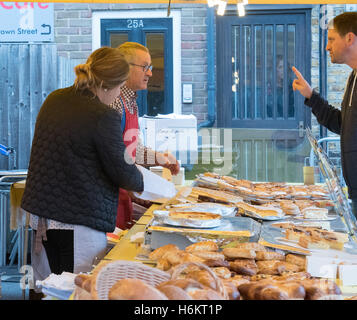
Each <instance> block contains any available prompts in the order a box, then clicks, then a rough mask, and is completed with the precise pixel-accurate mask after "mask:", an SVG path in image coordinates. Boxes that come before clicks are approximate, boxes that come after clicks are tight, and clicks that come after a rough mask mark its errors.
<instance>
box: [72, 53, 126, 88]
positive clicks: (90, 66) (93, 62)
mask: <svg viewBox="0 0 357 320" xmlns="http://www.w3.org/2000/svg"><path fill="white" fill-rule="evenodd" d="M74 71H75V73H76V79H75V81H74V86H75V87H76V89H77V90H85V89H88V90H91V91H95V90H96V89H99V88H104V89H112V88H114V87H116V86H118V85H120V84H122V83H123V82H125V81H126V80H127V79H128V76H129V65H128V63H127V62H126V60H125V59H124V57H123V55H122V54H121V53H120V51H119V50H118V49H116V48H110V47H102V48H99V49H97V50H95V51H94V52H93V53H92V54H91V55H90V56H89V58H88V59H87V61H86V63H84V64H79V65H77V66H76V67H75V68H74Z"/></svg>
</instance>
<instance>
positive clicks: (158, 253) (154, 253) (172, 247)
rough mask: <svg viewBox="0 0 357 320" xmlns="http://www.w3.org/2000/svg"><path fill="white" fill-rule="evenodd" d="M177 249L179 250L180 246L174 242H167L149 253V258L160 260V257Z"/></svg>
mask: <svg viewBox="0 0 357 320" xmlns="http://www.w3.org/2000/svg"><path fill="white" fill-rule="evenodd" d="M176 250H179V248H178V247H177V246H176V245H174V244H171V243H170V244H167V245H165V246H162V247H159V248H157V249H155V250H154V251H152V252H151V253H150V254H149V259H151V260H159V259H160V258H162V256H163V255H164V254H165V253H167V252H169V251H176Z"/></svg>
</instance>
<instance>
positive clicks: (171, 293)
mask: <svg viewBox="0 0 357 320" xmlns="http://www.w3.org/2000/svg"><path fill="white" fill-rule="evenodd" d="M158 290H160V291H161V292H162V293H163V294H164V295H165V296H166V297H167V298H168V299H169V300H192V297H191V296H190V295H189V294H188V293H187V292H186V291H185V290H183V289H181V288H180V287H177V286H173V285H164V286H159V287H158Z"/></svg>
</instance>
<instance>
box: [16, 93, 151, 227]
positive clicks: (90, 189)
mask: <svg viewBox="0 0 357 320" xmlns="http://www.w3.org/2000/svg"><path fill="white" fill-rule="evenodd" d="M120 122H121V118H120V115H119V113H118V112H117V111H115V110H113V109H111V108H109V107H108V106H107V105H105V104H103V103H101V102H100V101H99V99H98V98H93V94H92V93H91V92H89V91H86V92H82V93H80V92H78V91H76V90H75V89H74V87H73V86H72V87H68V88H64V89H59V90H56V91H54V92H52V93H51V94H50V95H49V96H48V97H47V99H46V100H45V102H44V103H43V105H42V107H41V109H40V112H39V114H38V117H37V121H36V126H35V133H34V138H33V142H32V149H31V157H30V164H29V168H28V177H27V180H26V188H25V191H24V195H23V198H22V204H21V206H22V208H23V209H25V210H26V211H28V212H30V213H32V214H35V215H38V216H41V217H45V218H48V219H53V220H57V221H60V222H64V223H69V224H79V225H85V226H87V227H90V228H93V229H95V230H98V231H103V232H112V231H113V230H114V228H115V222H116V213H117V204H118V190H119V188H123V189H127V190H132V191H137V192H141V191H143V188H144V184H143V178H142V174H141V173H140V171H139V170H138V169H137V167H136V166H135V165H132V164H128V163H127V162H126V161H125V159H124V151H125V145H124V142H123V138H122V132H121V127H120ZM128 158H130V157H128Z"/></svg>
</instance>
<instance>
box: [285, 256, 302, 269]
mask: <svg viewBox="0 0 357 320" xmlns="http://www.w3.org/2000/svg"><path fill="white" fill-rule="evenodd" d="M285 261H286V262H289V263H292V264H295V265H297V266H299V267H300V271H303V270H305V268H306V257H305V256H303V255H300V254H293V253H288V254H287V255H286V256H285Z"/></svg>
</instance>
